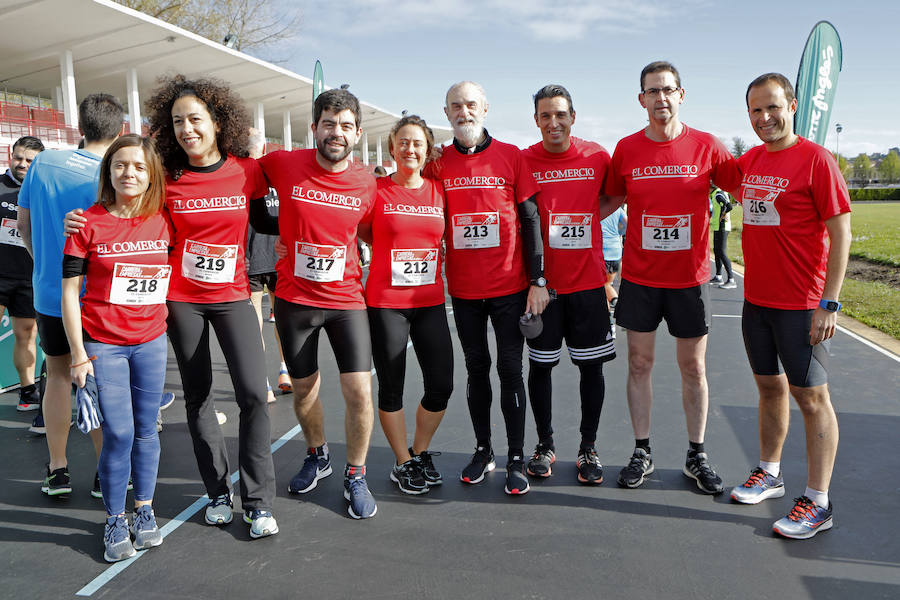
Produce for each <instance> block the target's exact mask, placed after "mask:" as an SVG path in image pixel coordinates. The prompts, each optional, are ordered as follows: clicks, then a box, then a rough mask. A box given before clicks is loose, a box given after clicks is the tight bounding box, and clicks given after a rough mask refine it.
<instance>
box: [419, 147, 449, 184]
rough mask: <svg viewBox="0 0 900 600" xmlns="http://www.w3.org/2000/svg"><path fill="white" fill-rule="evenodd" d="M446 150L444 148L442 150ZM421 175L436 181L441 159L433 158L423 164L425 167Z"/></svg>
mask: <svg viewBox="0 0 900 600" xmlns="http://www.w3.org/2000/svg"><path fill="white" fill-rule="evenodd" d="M446 151H447V150H446V149H445V150H444V152H446ZM422 177H427V178H428V179H434V180H436V181H438V180H440V178H441V159H440V158H438V159H435V160H432V161H429V162H428V163H426V164H425V168H423V169H422Z"/></svg>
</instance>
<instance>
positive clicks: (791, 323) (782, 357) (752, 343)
mask: <svg viewBox="0 0 900 600" xmlns="http://www.w3.org/2000/svg"><path fill="white" fill-rule="evenodd" d="M813 312H814V311H813V310H784V309H780V308H768V307H765V306H759V305H756V304H751V303H750V302H747V301H746V300H745V301H744V310H743V319H741V328H742V330H743V332H744V348H746V350H747V358H748V359H749V360H750V368H751V369H752V370H753V373H754V374H756V375H779V374H781V373H782V366H783V367H784V372H785V373H787V378H788V382H789V383H790V384H791V385H794V386H797V387H802V388H808V387H816V386H819V385H825V384H826V383H828V371H827V364H828V348H829V346H830V340H825V341H824V342H821V343H819V344H816V345H815V346H812V345H810V343H809V329H810V326H811V325H812V315H813ZM779 363H780V364H779Z"/></svg>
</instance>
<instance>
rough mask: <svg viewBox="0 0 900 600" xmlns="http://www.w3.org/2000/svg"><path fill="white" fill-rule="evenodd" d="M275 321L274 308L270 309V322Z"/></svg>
mask: <svg viewBox="0 0 900 600" xmlns="http://www.w3.org/2000/svg"><path fill="white" fill-rule="evenodd" d="M274 322H275V311H274V310H273V309H271V308H270V309H269V323H274Z"/></svg>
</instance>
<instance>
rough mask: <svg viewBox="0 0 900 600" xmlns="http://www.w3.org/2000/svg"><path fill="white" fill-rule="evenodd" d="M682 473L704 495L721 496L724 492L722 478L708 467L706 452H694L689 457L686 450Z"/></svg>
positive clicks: (689, 453)
mask: <svg viewBox="0 0 900 600" xmlns="http://www.w3.org/2000/svg"><path fill="white" fill-rule="evenodd" d="M682 472H683V473H684V474H685V475H687V476H688V477H690V478H691V479H693V480H694V481H696V482H697V487H698V488H700V491H702V492H703V493H704V494H721V493H722V492H723V491H725V486H724V485H722V478H721V477H719V476H718V475H717V474H716V472H715V471H713V469H712V467H710V466H709V456H707V454H706V452H696V453H694V455H693V456H691V451H690V450H688V454H687V460H685V463H684V469H682Z"/></svg>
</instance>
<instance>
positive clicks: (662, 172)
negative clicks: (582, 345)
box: [603, 61, 741, 494]
mask: <svg viewBox="0 0 900 600" xmlns="http://www.w3.org/2000/svg"><path fill="white" fill-rule="evenodd" d="M684 97H685V92H684V89H682V87H681V78H680V76H679V74H678V70H677V69H676V68H675V67H674V66H673V65H672V64H671V63H668V62H664V61H657V62H653V63H650V64H649V65H647V66H646V67H644V69H643V71H641V92H640V94H638V101H639V102H640V103H641V106H643V107H644V108H645V109H646V110H647V116H648V117H649V124H648V125H647V127H645V128H644V129H642V130H641V131H638V132H637V133H635V134H633V135H630V136H628V137H626V138H624V139H622V140H620V141H619V143H618V144H617V146H616V149H615V152H614V153H613V157H612V162H611V164H610V169H609V173H608V175H607V179H606V193H607V195H608V196H609V197H610V198H609V203H610V204H612V205H613V206H615V205H620V204H622V201H623V200H624V196H626V195H627V196H628V226H627V231H626V235H625V250H624V253H623V262H622V284H621V287H620V290H619V298H620V301H619V302H618V304H617V305H616V322H617V323H618V324H619V325H620V326H621V327H623V328H625V329H626V330H627V339H628V382H627V388H626V389H627V396H628V408H629V411H630V413H631V424H632V428H633V429H634V437H635V449H634V454H633V455H632V457H631V460H630V462H629V464H628V465H627V466H625V468H623V469H622V471H621V472H620V473H619V478H618V483H619V485H621V486H623V487H628V488H636V487H638V486H640V485H641V484H642V483H643V482H644V479H645V478H646V477H647V476H648V475H649V474H651V473H652V472H653V459H652V457H651V453H650V407H651V405H652V402H653V387H652V383H651V372H652V369H653V361H654V352H655V351H654V347H655V343H656V329H657V327H658V326H659V324H660V322H661V321H662V319H665V320H666V324H667V325H668V328H669V333H671V334H672V336H673V337H675V338H676V358H677V361H678V367H679V369H680V371H681V396H682V404H683V406H684V412H685V419H686V421H687V431H688V441H689V443H690V448H689V450H688V452H687V460H686V461H685V465H684V469H683V472H684V474H685V475H686V476H688V477H690V478H691V479H693V480H695V481H696V482H697V487H699V488H700V490H701V491H703V492H704V493H707V494H719V493H721V492H722V491H723V489H724V488H723V486H722V479H721V478H720V477H719V476H718V475H717V474H716V472H715V471H714V470H713V469H712V467H711V466H710V464H709V457H708V456H707V453H706V450H705V448H704V446H703V440H704V435H705V430H706V414H707V410H708V406H709V392H708V389H707V385H706V364H705V362H706V361H705V357H706V338H707V333H708V331H709V314H710V313H709V297H708V291H707V289H706V288H707V286H706V285H705V284H706V282H707V281H709V201H708V198H707V193H708V191H709V182H710V180H712V181H715V183H716V185H718V186H719V187H721V188H723V189H726V190H733V189H736V188H737V186H738V185H739V184H740V180H741V179H740V171H739V170H738V167H737V164H736V163H735V161H734V159H733V158H732V156H731V155H730V154H729V153H728V151H727V150H726V149H725V147H724V146H723V145H722V143H721V142H720V141H719V140H718V139H716V137H715V136H713V135H710V134H708V133H704V132H702V131H697V130H696V129H692V128H689V127H688V126H687V125H685V124H684V123H682V122H681V121H680V120H679V119H678V109H679V107H680V106H681V103H682V102H684ZM613 206H610V207H608V210H605V211H604V212H603V214H607V212H610V211H611V210H612V208H613ZM666 392H668V394H672V393H674V392H675V390H674V389H669V390H666Z"/></svg>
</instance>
